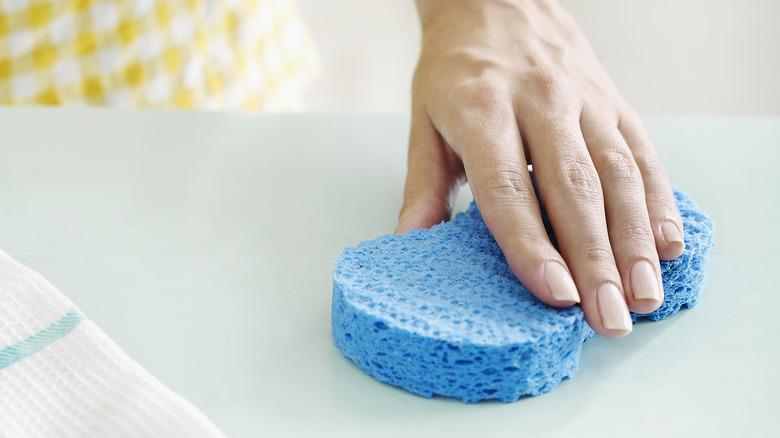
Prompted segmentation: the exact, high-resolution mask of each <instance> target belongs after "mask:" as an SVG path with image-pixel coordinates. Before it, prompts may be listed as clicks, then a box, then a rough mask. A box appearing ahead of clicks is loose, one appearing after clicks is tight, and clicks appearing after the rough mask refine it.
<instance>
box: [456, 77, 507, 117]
mask: <svg viewBox="0 0 780 438" xmlns="http://www.w3.org/2000/svg"><path fill="white" fill-rule="evenodd" d="M448 94H449V96H448V99H447V101H448V102H449V103H450V105H453V106H452V107H453V108H465V109H467V110H472V111H476V112H479V113H488V114H492V113H495V112H496V111H498V110H500V109H502V108H503V107H504V106H505V104H504V101H505V100H506V96H505V93H504V92H503V90H501V89H500V87H498V86H497V85H496V84H495V83H494V82H492V81H489V80H485V79H473V80H469V81H464V82H462V83H461V84H459V85H457V86H455V87H453V88H452V89H451V90H450V91H449V92H448Z"/></svg>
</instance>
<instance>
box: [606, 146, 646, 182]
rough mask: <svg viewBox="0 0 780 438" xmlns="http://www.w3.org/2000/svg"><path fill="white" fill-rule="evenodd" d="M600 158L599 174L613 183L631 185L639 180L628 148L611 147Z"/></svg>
mask: <svg viewBox="0 0 780 438" xmlns="http://www.w3.org/2000/svg"><path fill="white" fill-rule="evenodd" d="M600 158H601V160H600V161H601V163H600V164H601V166H600V169H599V174H600V175H601V176H602V177H603V178H605V179H608V180H609V181H610V182H615V183H633V182H635V181H638V180H639V179H640V173H639V167H638V166H637V163H636V160H634V156H633V155H632V154H631V151H630V150H629V149H628V148H625V147H621V146H619V145H612V146H609V147H607V148H606V150H605V152H604V153H603V156H602V157H600Z"/></svg>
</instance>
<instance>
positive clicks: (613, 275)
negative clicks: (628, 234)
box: [524, 116, 632, 338]
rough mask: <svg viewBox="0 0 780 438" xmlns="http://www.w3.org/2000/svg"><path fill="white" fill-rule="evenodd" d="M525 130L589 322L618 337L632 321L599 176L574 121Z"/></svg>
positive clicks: (543, 121)
mask: <svg viewBox="0 0 780 438" xmlns="http://www.w3.org/2000/svg"><path fill="white" fill-rule="evenodd" d="M528 126H529V127H531V128H529V129H527V130H525V131H524V134H525V135H526V139H527V140H528V143H529V145H530V146H529V147H530V152H531V158H532V159H533V163H534V176H535V178H536V182H537V188H538V190H539V195H540V196H541V197H542V201H543V203H544V205H545V207H546V209H547V214H548V216H549V218H550V223H551V224H552V227H553V230H554V231H555V236H556V239H557V241H558V248H559V249H560V251H561V254H562V255H563V257H564V259H565V260H566V262H567V263H568V265H569V269H570V270H571V272H572V274H573V276H574V282H575V283H576V285H577V290H579V293H580V296H581V297H582V304H581V306H582V310H583V312H584V313H585V319H586V320H587V321H588V324H589V325H590V326H591V327H592V328H593V330H595V331H596V333H598V334H600V335H603V336H606V337H609V338H617V337H621V336H625V335H626V334H628V333H630V332H631V329H632V322H631V318H630V316H629V313H628V308H627V306H626V301H625V297H624V294H623V290H622V289H623V288H622V281H621V278H620V274H619V273H618V269H617V267H616V265H615V257H614V255H613V252H612V247H611V245H610V242H609V235H608V233H607V226H606V217H605V212H604V198H603V194H602V190H601V184H600V182H599V177H598V174H597V173H596V169H595V167H594V164H593V162H592V161H591V158H590V155H589V154H588V150H587V148H586V146H585V141H584V139H583V137H582V133H581V131H580V126H579V120H577V119H576V118H574V117H569V118H568V120H567V118H561V117H549V116H547V117H542V118H540V119H539V120H534V121H533V124H530V125H528Z"/></svg>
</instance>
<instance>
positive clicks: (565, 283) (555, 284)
mask: <svg viewBox="0 0 780 438" xmlns="http://www.w3.org/2000/svg"><path fill="white" fill-rule="evenodd" d="M544 281H545V282H546V283H547V287H548V288H549V289H550V295H552V297H553V298H555V299H556V300H558V301H574V302H575V303H579V302H580V295H579V294H578V293H577V286H575V285H574V280H572V278H571V275H569V272H568V271H566V268H564V267H563V266H561V264H560V263H557V262H547V263H545V265H544Z"/></svg>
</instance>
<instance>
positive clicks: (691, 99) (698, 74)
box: [298, 0, 780, 114]
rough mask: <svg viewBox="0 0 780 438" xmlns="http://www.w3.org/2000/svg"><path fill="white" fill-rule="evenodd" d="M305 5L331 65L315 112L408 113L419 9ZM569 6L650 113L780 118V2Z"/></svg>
mask: <svg viewBox="0 0 780 438" xmlns="http://www.w3.org/2000/svg"><path fill="white" fill-rule="evenodd" d="M476 1H479V0H476ZM298 3H299V6H300V8H301V11H302V13H303V15H304V18H305V19H306V21H307V23H308V25H309V28H310V30H311V32H312V34H313V35H314V38H315V40H316V41H317V43H318V46H319V48H320V53H321V55H322V58H323V64H324V70H323V74H322V76H321V77H320V79H319V81H318V82H317V83H315V84H314V85H313V86H312V88H311V89H310V91H309V93H308V95H307V96H306V106H307V109H309V110H312V111H368V112H395V113H397V112H407V111H408V107H409V102H410V96H409V89H410V86H411V75H412V71H413V69H414V65H415V62H416V58H417V55H418V51H419V38H420V30H419V24H418V21H417V16H416V11H415V7H414V1H413V0H298ZM561 3H562V4H563V5H564V7H566V9H567V10H568V11H569V12H570V13H571V14H572V15H573V16H574V17H575V18H576V19H577V21H578V23H579V25H580V27H581V28H582V30H583V31H584V32H585V34H586V35H587V36H588V37H589V38H590V42H591V44H592V45H593V47H594V49H595V51H596V53H597V54H598V56H599V58H600V59H601V61H602V63H603V64H604V67H605V68H606V69H607V71H608V72H609V73H610V75H611V76H612V79H613V80H614V81H615V83H616V84H617V86H618V88H619V89H620V90H621V91H622V93H623V95H624V96H625V97H626V98H627V99H628V101H629V102H631V103H632V104H633V105H634V107H635V108H636V109H637V110H638V111H639V112H640V113H641V114H780V24H778V21H779V20H780V1H777V0H561Z"/></svg>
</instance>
